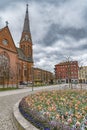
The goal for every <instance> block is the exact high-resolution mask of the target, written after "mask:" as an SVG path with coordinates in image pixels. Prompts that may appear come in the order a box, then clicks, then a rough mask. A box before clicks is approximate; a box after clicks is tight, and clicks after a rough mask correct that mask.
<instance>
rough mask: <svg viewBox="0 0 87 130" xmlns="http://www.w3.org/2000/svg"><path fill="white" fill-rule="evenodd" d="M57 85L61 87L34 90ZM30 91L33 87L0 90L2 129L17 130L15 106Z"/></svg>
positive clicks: (0, 127) (0, 121) (0, 124)
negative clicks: (14, 114) (14, 115)
mask: <svg viewBox="0 0 87 130" xmlns="http://www.w3.org/2000/svg"><path fill="white" fill-rule="evenodd" d="M56 87H57V88H59V87H58V86H48V87H39V88H36V89H35V88H34V91H33V92H36V91H37V90H44V89H46V88H48V89H51V88H56ZM30 93H32V88H26V89H20V90H13V91H12V90H11V91H6V92H0V130H17V128H16V126H15V124H14V118H13V106H14V105H15V103H16V102H18V100H20V99H21V98H22V97H24V96H26V95H28V94H30Z"/></svg>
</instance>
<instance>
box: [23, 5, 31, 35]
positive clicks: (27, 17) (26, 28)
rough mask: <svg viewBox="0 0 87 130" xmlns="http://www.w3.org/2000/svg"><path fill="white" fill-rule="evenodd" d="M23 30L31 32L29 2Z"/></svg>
mask: <svg viewBox="0 0 87 130" xmlns="http://www.w3.org/2000/svg"><path fill="white" fill-rule="evenodd" d="M23 32H29V33H30V26H29V14H28V4H27V5H26V14H25V20H24V27H23Z"/></svg>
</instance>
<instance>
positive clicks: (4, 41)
mask: <svg viewBox="0 0 87 130" xmlns="http://www.w3.org/2000/svg"><path fill="white" fill-rule="evenodd" d="M0 47H2V48H3V49H7V50H9V51H12V52H15V53H17V49H16V46H15V44H14V41H13V38H12V36H11V33H10V31H9V28H8V27H7V26H6V27H5V28H3V29H1V30H0Z"/></svg>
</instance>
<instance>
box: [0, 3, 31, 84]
mask: <svg viewBox="0 0 87 130" xmlns="http://www.w3.org/2000/svg"><path fill="white" fill-rule="evenodd" d="M32 45H33V44H32V38H31V32H30V25H29V13H28V4H27V5H26V13H25V19H24V25H23V31H22V34H21V38H20V43H19V48H17V47H16V46H15V43H14V40H13V38H12V35H11V32H10V30H9V27H8V24H6V26H5V27H4V28H1V29H0V84H18V83H19V82H23V81H26V82H31V81H32V67H33V49H32Z"/></svg>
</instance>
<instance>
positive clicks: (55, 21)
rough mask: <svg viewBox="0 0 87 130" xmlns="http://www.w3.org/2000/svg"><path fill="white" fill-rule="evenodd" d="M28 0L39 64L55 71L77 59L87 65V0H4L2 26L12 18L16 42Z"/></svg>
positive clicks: (1, 3)
mask: <svg viewBox="0 0 87 130" xmlns="http://www.w3.org/2000/svg"><path fill="white" fill-rule="evenodd" d="M26 3H28V4H29V18H30V29H31V34H32V41H33V51H34V63H35V66H36V67H40V68H42V69H47V70H50V71H52V72H53V71H54V65H55V64H58V63H60V62H62V61H65V60H67V57H70V58H69V59H72V60H78V61H79V64H80V65H87V0H30V1H29V0H26V1H25V0H3V1H0V28H2V27H4V26H5V21H8V22H9V25H8V26H9V28H10V31H11V34H12V37H13V39H14V42H15V44H16V46H19V41H20V37H21V32H22V29H23V23H24V17H25V10H26Z"/></svg>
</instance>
